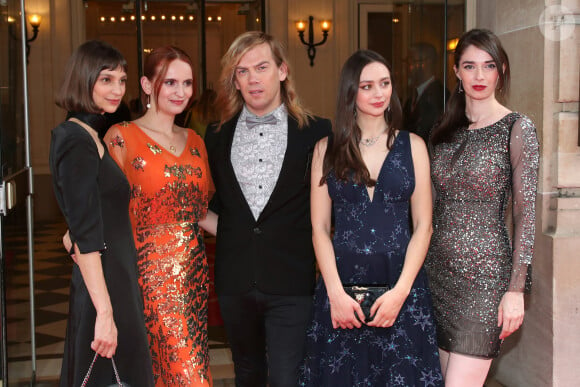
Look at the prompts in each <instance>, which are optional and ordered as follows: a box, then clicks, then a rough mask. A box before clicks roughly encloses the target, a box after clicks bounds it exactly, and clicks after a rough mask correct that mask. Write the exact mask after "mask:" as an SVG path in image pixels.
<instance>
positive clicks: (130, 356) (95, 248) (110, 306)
mask: <svg viewBox="0 0 580 387" xmlns="http://www.w3.org/2000/svg"><path fill="white" fill-rule="evenodd" d="M126 69H127V63H126V61H125V59H124V58H123V56H122V55H121V53H119V52H118V51H117V50H116V49H114V48H113V47H111V46H110V45H108V44H107V43H104V42H99V41H89V42H86V43H84V44H83V45H81V46H80V47H79V48H78V49H77V50H76V51H75V52H74V53H73V55H72V56H71V58H70V59H69V62H68V64H67V68H66V72H65V76H64V81H63V83H62V86H61V89H60V92H59V94H58V96H57V105H58V106H60V107H62V108H63V109H65V110H67V111H68V116H67V120H66V121H65V122H63V123H61V124H60V125H58V126H57V127H56V128H55V129H53V131H52V141H51V146H50V170H51V173H52V176H53V186H54V191H55V195H56V199H57V201H58V204H59V206H60V208H61V211H62V212H63V214H64V216H65V219H66V222H67V225H68V227H69V229H70V236H71V239H72V240H73V242H74V245H73V249H74V256H75V265H74V267H73V273H72V283H71V288H70V304H69V319H68V325H67V333H66V341H65V349H64V358H63V363H62V369H61V380H60V385H61V386H75V387H77V386H80V385H81V384H82V382H83V378H84V376H85V374H86V373H87V370H88V369H89V366H90V365H91V362H92V360H93V357H94V356H95V353H97V354H98V355H99V356H98V357H97V360H96V362H95V364H94V365H93V369H92V373H91V376H90V378H89V380H88V383H87V386H103V385H108V384H111V383H113V382H114V381H115V375H114V371H113V367H112V364H111V360H110V358H111V357H113V355H114V358H115V363H116V365H117V369H118V371H119V375H120V376H121V378H122V380H123V381H124V382H127V383H129V384H130V385H132V386H152V385H153V377H152V371H151V357H150V355H149V348H148V343H147V336H146V333H145V323H144V318H143V301H142V297H141V292H140V289H139V285H138V283H137V266H136V252H135V246H134V243H133V239H132V232H131V224H130V222H129V216H128V205H129V194H130V187H129V184H128V182H127V180H126V178H125V175H124V174H123V172H122V171H121V170H120V169H119V168H118V167H117V164H116V163H115V162H114V161H113V159H112V158H111V157H110V156H109V154H108V153H107V149H106V147H105V146H104V145H103V143H102V142H101V140H100V139H99V137H98V132H99V131H100V130H101V129H103V127H104V126H106V125H107V120H106V118H105V117H104V115H103V113H113V112H115V110H117V107H118V106H119V104H120V103H121V100H122V98H123V95H124V94H125V82H126V77H127V75H126Z"/></svg>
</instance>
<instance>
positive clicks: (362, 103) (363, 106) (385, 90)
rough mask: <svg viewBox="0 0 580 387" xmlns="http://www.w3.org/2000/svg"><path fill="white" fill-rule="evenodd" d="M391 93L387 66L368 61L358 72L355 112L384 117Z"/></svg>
mask: <svg viewBox="0 0 580 387" xmlns="http://www.w3.org/2000/svg"><path fill="white" fill-rule="evenodd" d="M392 93H393V85H392V83H391V73H390V72H389V69H388V68H387V66H385V65H384V64H382V63H379V62H373V63H369V64H368V65H366V66H365V67H364V68H363V70H362V72H361V74H360V80H359V84H358V92H357V95H356V111H357V114H358V115H359V116H360V115H369V116H373V117H378V116H382V117H384V114H385V109H387V107H388V106H389V103H390V102H391V94H392Z"/></svg>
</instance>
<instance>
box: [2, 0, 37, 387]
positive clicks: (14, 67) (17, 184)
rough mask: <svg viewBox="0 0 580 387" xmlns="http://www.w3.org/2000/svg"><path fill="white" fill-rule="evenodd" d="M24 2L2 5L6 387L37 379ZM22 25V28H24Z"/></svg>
mask: <svg viewBox="0 0 580 387" xmlns="http://www.w3.org/2000/svg"><path fill="white" fill-rule="evenodd" d="M23 8H24V2H23V0H5V1H0V14H1V17H0V304H1V306H0V314H1V319H0V330H1V333H2V334H1V342H0V343H1V348H2V350H1V351H0V361H1V364H2V366H1V369H0V372H1V375H0V379H1V380H2V385H8V384H9V382H10V383H12V382H19V381H26V382H28V381H30V380H34V379H35V372H36V356H35V335H34V297H33V295H34V286H33V285H32V284H33V274H32V273H33V266H32V251H33V244H32V243H33V241H32V232H33V230H32V196H31V191H32V172H31V169H30V154H29V149H30V146H29V137H28V118H27V114H28V113H27V111H28V106H27V87H26V83H27V80H26V63H25V62H26V60H25V58H24V57H25V55H23V53H24V52H25V51H26V43H27V42H26V36H27V35H26V32H25V31H24V28H26V25H25V23H24V20H25V16H26V15H24V12H23ZM23 25H24V28H23Z"/></svg>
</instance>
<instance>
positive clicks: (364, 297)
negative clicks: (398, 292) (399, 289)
mask: <svg viewBox="0 0 580 387" xmlns="http://www.w3.org/2000/svg"><path fill="white" fill-rule="evenodd" d="M343 288H344V291H345V292H346V294H348V295H349V296H351V297H352V298H353V299H354V300H355V301H356V302H358V304H359V305H360V307H361V309H362V311H363V313H364V315H365V321H364V322H365V323H367V322H369V321H372V320H373V318H374V317H375V316H374V315H373V316H371V307H372V306H373V304H374V303H375V301H376V300H377V298H379V297H380V296H382V295H383V294H385V293H386V292H387V290H389V287H388V286H387V285H384V286H378V285H372V286H361V285H352V286H350V285H344V286H343ZM357 319H358V315H357Z"/></svg>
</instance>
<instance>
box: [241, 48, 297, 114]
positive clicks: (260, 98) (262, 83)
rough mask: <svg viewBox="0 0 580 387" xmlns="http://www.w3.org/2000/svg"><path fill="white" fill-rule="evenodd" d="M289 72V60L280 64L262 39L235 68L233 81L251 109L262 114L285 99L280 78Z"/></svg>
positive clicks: (284, 77)
mask: <svg viewBox="0 0 580 387" xmlns="http://www.w3.org/2000/svg"><path fill="white" fill-rule="evenodd" d="M287 74H288V69H287V67H286V64H285V63H282V65H281V66H280V67H278V66H277V65H276V62H275V61H274V58H273V56H272V50H271V49H270V46H269V45H268V44H267V43H262V44H260V45H258V46H256V47H254V48H252V49H251V50H249V51H248V52H246V53H245V54H244V55H243V56H242V58H241V59H240V61H239V63H238V65H237V66H236V69H235V76H234V83H235V85H236V89H238V90H239V91H240V93H242V97H243V98H244V102H245V103H246V106H247V108H248V110H250V111H251V112H252V113H253V114H255V115H257V116H263V115H265V114H268V113H270V112H271V111H272V110H274V109H276V108H277V107H278V106H280V104H281V103H282V98H281V95H280V82H282V81H284V80H285V79H286V75H287Z"/></svg>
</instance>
